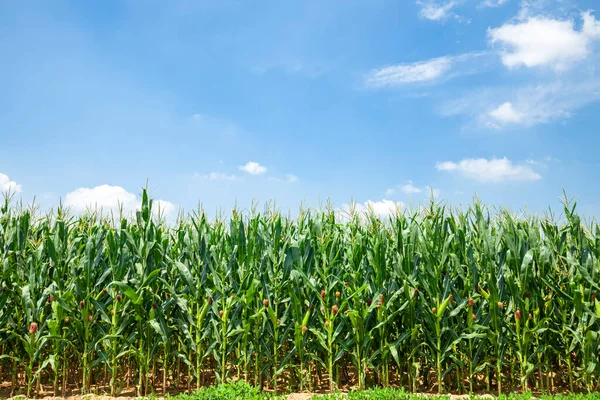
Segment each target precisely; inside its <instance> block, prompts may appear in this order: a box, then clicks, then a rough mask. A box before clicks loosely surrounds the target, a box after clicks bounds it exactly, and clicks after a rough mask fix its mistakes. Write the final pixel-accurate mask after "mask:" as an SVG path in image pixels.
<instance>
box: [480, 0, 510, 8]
mask: <svg viewBox="0 0 600 400" xmlns="http://www.w3.org/2000/svg"><path fill="white" fill-rule="evenodd" d="M506 3H508V0H485V1H483V2H482V3H481V7H500V6H501V5H503V4H506Z"/></svg>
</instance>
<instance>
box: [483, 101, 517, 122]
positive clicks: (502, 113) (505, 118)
mask: <svg viewBox="0 0 600 400" xmlns="http://www.w3.org/2000/svg"><path fill="white" fill-rule="evenodd" d="M490 117H492V118H494V119H495V120H496V121H498V122H501V123H507V124H510V123H512V124H517V123H519V122H521V121H523V119H524V118H525V114H523V113H522V112H518V111H517V110H515V108H514V107H513V105H512V103H511V102H506V103H504V104H501V105H500V106H498V107H497V108H494V109H493V110H492V111H490Z"/></svg>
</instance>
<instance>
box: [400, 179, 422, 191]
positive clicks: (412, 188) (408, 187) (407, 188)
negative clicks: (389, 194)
mask: <svg viewBox="0 0 600 400" xmlns="http://www.w3.org/2000/svg"><path fill="white" fill-rule="evenodd" d="M402 191H403V192H404V193H406V194H414V193H421V189H420V188H418V187H416V186H414V185H413V183H412V181H408V182H407V183H406V185H403V186H402Z"/></svg>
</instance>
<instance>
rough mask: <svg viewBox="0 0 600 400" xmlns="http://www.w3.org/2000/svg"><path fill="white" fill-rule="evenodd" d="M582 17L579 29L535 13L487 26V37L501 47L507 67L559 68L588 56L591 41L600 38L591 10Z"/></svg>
mask: <svg viewBox="0 0 600 400" xmlns="http://www.w3.org/2000/svg"><path fill="white" fill-rule="evenodd" d="M581 17H582V20H583V27H582V30H581V31H577V30H575V27H574V22H573V21H572V20H558V19H551V18H547V17H542V16H538V17H529V18H528V19H527V20H525V21H523V22H519V23H515V24H512V23H508V24H505V25H502V26H501V27H499V28H496V29H488V38H489V41H490V43H491V44H498V45H500V46H502V53H501V55H502V63H503V64H504V65H505V66H506V67H508V68H518V67H521V66H525V67H530V68H531V67H538V66H549V67H551V68H553V69H555V70H557V71H562V70H565V69H567V68H569V67H570V66H572V65H573V64H575V63H577V62H579V61H581V60H583V59H585V58H587V57H588V56H589V55H590V53H591V48H590V47H591V46H590V45H591V43H592V41H593V40H597V39H599V38H600V23H599V22H598V21H597V20H596V18H594V16H592V14H591V13H590V12H585V13H583V14H582V15H581Z"/></svg>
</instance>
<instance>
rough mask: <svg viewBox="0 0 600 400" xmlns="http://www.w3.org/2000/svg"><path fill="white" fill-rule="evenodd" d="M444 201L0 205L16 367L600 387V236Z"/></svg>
mask: <svg viewBox="0 0 600 400" xmlns="http://www.w3.org/2000/svg"><path fill="white" fill-rule="evenodd" d="M559 220H560V221H562V222H555V221H554V220H553V218H551V217H541V216H523V217H517V216H515V215H513V214H512V213H510V212H508V211H506V210H499V211H494V212H491V211H490V210H488V209H487V208H485V207H484V206H483V205H482V204H480V203H479V202H478V201H477V200H475V201H474V203H473V204H472V205H470V206H469V207H468V208H467V209H465V210H455V209H450V208H448V207H444V206H443V205H440V204H435V203H433V202H432V203H430V204H429V205H428V206H426V207H423V208H420V209H417V210H415V211H405V212H402V213H397V214H396V215H394V216H393V217H390V218H386V219H379V218H377V217H376V216H375V215H373V214H372V213H367V214H365V213H363V214H360V213H358V212H349V213H348V215H346V216H344V217H343V218H340V213H339V210H336V209H334V208H328V207H325V208H323V209H321V210H300V211H299V213H298V216H297V217H293V218H292V217H288V216H285V215H281V214H280V213H279V212H278V211H277V210H275V209H272V208H267V209H266V210H265V211H263V212H257V211H256V210H254V209H252V210H249V211H246V212H244V213H242V212H240V211H236V210H234V211H233V212H232V213H231V215H230V216H228V217H227V218H221V217H217V218H214V219H209V218H208V217H207V216H206V215H205V214H204V213H203V212H202V211H197V212H194V213H191V214H189V215H188V216H186V217H180V218H178V220H177V222H175V223H171V224H167V223H166V222H164V221H163V220H162V219H161V218H158V217H156V214H154V213H153V211H152V200H151V199H149V197H148V194H147V192H146V190H144V191H143V196H142V206H141V210H140V211H138V212H137V213H136V214H135V215H134V216H132V217H131V218H121V217H114V218H112V217H111V218H108V217H102V216H101V215H99V214H98V213H94V212H89V213H87V214H85V215H81V216H69V213H68V212H67V210H64V209H61V208H57V209H55V210H53V211H52V212H50V213H48V214H44V215H42V214H41V213H39V212H37V211H36V210H35V209H32V208H27V207H23V206H21V207H17V206H14V205H11V203H10V201H9V199H8V198H6V199H5V201H4V202H3V204H2V205H1V207H0V263H1V267H2V270H1V274H2V275H1V281H2V290H1V293H0V369H1V370H0V376H1V377H2V379H3V380H4V381H5V382H7V381H8V382H10V383H11V386H12V388H13V390H14V391H15V392H16V391H20V392H22V393H23V394H26V395H27V396H28V397H31V396H35V395H36V393H39V392H40V391H41V390H46V391H48V390H49V391H54V393H55V394H56V395H64V394H65V393H73V392H75V393H81V394H85V393H90V392H106V393H110V394H111V395H117V394H119V393H121V392H122V391H123V390H124V389H125V388H135V391H136V394H137V395H148V394H151V393H161V392H168V391H170V390H195V389H197V388H200V387H202V386H208V385H213V384H218V383H223V382H227V381H228V380H230V379H233V380H244V381H246V382H249V383H251V384H253V385H256V386H260V387H261V388H264V389H269V390H273V391H275V393H277V392H282V391H283V392H288V391H319V390H325V391H329V390H331V391H334V390H336V389H337V388H339V387H342V386H345V387H352V388H356V389H365V388H368V387H374V386H383V387H385V386H402V387H405V388H406V389H407V390H409V391H414V392H419V391H436V392H439V393H447V392H453V393H465V392H476V391H488V392H497V393H501V392H504V393H505V392H508V391H515V390H523V391H528V390H539V391H552V390H557V388H563V389H565V390H570V391H574V392H577V391H595V390H598V389H600V379H599V376H600V358H599V357H600V342H599V337H598V334H599V332H600V320H599V319H600V302H599V300H600V299H599V298H598V297H597V294H598V293H600V264H599V256H600V229H599V226H598V225H596V224H593V225H591V226H585V224H583V223H582V221H581V219H580V217H579V216H578V215H577V214H576V213H575V206H574V205H573V204H569V203H568V202H567V201H565V202H564V213H563V215H562V216H561V218H560V219H559Z"/></svg>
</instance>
